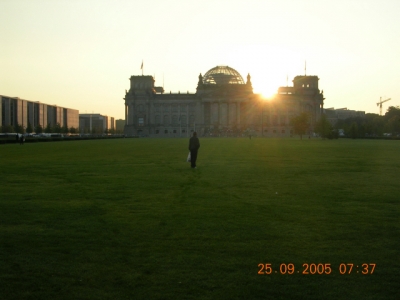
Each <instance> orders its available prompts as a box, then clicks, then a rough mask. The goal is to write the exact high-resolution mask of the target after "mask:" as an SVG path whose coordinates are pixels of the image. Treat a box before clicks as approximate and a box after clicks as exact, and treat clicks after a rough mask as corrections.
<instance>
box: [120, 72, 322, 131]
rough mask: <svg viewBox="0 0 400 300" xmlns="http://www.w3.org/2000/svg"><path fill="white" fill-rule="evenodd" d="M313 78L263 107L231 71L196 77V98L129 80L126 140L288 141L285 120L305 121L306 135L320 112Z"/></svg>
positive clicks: (149, 81) (298, 81)
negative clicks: (244, 137) (243, 137)
mask: <svg viewBox="0 0 400 300" xmlns="http://www.w3.org/2000/svg"><path fill="white" fill-rule="evenodd" d="M318 80H319V78H318V76H306V75H304V76H296V77H295V78H294V79H293V86H290V87H289V86H286V87H280V88H279V89H278V91H277V93H276V95H275V96H274V97H273V98H272V99H269V101H267V100H266V99H264V98H263V97H262V96H261V95H259V94H254V93H253V87H252V83H251V77H250V74H249V75H247V80H246V82H245V81H244V80H243V78H242V76H241V75H240V74H239V73H238V72H237V71H236V70H235V69H233V68H230V67H228V66H217V67H215V68H212V69H210V70H209V71H208V72H206V73H205V75H204V76H202V75H201V74H200V76H199V78H198V82H197V90H196V93H189V92H188V93H182V94H181V93H164V89H163V87H156V86H155V85H154V82H155V80H154V78H153V76H143V75H142V76H140V75H138V76H131V77H130V89H129V91H126V92H125V97H124V100H125V130H124V131H125V134H127V135H139V136H141V135H145V136H152V137H179V136H182V137H184V136H188V135H190V134H191V132H193V131H197V132H198V134H199V135H200V136H207V135H209V136H211V135H230V134H236V135H237V134H243V133H245V132H248V133H250V134H252V135H259V136H290V135H291V134H293V128H292V126H291V124H290V120H291V119H292V118H293V117H294V116H296V115H298V114H300V113H302V112H306V113H307V114H308V115H309V124H310V126H309V130H308V131H309V132H312V131H313V129H314V125H315V123H316V121H317V120H318V119H319V118H320V116H321V114H322V111H323V104H324V96H323V92H322V91H320V90H319V88H318Z"/></svg>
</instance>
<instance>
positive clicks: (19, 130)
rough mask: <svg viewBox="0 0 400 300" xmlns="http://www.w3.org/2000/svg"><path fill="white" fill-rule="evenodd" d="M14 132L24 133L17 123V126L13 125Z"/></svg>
mask: <svg viewBox="0 0 400 300" xmlns="http://www.w3.org/2000/svg"><path fill="white" fill-rule="evenodd" d="M15 132H16V133H21V134H22V133H24V127H22V125H19V124H18V123H17V125H15Z"/></svg>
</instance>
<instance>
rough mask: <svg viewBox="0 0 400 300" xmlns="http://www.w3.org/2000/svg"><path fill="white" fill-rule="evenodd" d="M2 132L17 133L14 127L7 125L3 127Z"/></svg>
mask: <svg viewBox="0 0 400 300" xmlns="http://www.w3.org/2000/svg"><path fill="white" fill-rule="evenodd" d="M2 131H3V133H8V132H9V133H12V132H15V131H14V127H13V126H11V125H5V126H3V127H2Z"/></svg>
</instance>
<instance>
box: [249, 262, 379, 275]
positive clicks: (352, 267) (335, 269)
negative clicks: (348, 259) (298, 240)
mask: <svg viewBox="0 0 400 300" xmlns="http://www.w3.org/2000/svg"><path fill="white" fill-rule="evenodd" d="M375 267H376V264H373V263H361V264H354V263H341V264H339V265H335V266H332V264H330V263H303V264H302V266H301V267H296V266H295V265H294V264H293V263H287V264H286V263H281V264H280V265H279V266H278V265H272V264H271V263H265V264H263V263H259V264H258V273H257V274H259V275H271V274H282V275H284V274H288V275H292V274H302V275H310V274H311V275H315V274H317V275H329V274H335V273H336V274H341V275H346V274H362V275H371V274H373V273H374V271H375Z"/></svg>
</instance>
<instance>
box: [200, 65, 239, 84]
mask: <svg viewBox="0 0 400 300" xmlns="http://www.w3.org/2000/svg"><path fill="white" fill-rule="evenodd" d="M203 83H204V84H244V80H243V78H242V76H241V75H240V74H239V72H238V71H236V70H235V69H232V68H230V67H228V66H216V67H215V68H212V69H210V70H209V71H208V72H207V73H206V74H204V77H203Z"/></svg>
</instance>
